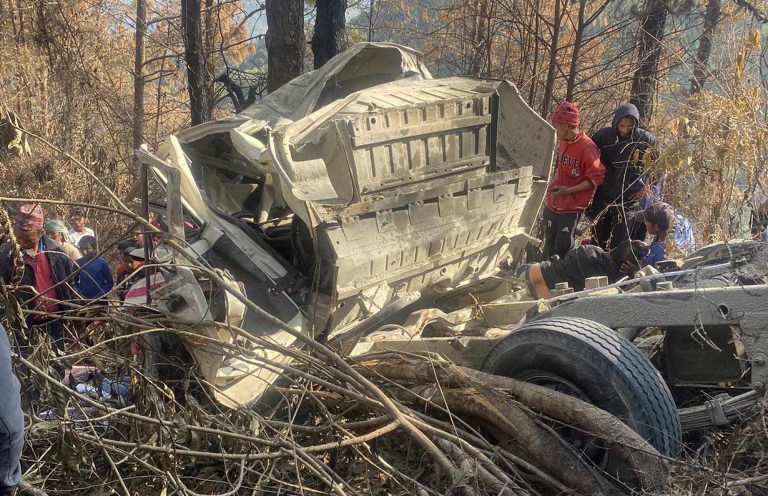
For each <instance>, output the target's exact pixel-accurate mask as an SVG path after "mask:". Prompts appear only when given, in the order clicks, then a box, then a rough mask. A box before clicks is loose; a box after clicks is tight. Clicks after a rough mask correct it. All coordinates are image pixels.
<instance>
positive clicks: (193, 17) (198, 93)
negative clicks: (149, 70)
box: [181, 0, 210, 126]
mask: <svg viewBox="0 0 768 496" xmlns="http://www.w3.org/2000/svg"><path fill="white" fill-rule="evenodd" d="M200 14H201V9H200V0H181V33H182V36H183V37H184V58H185V59H186V61H187V89H188V90H189V104H190V107H191V111H192V125H193V126H196V125H198V124H202V123H203V122H205V121H207V120H210V114H209V111H208V85H207V84H206V77H205V75H206V72H207V70H206V67H205V57H204V56H203V43H202V35H201V32H200V23H201V19H200V17H201V15H200Z"/></svg>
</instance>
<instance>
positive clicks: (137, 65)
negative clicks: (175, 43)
mask: <svg viewBox="0 0 768 496" xmlns="http://www.w3.org/2000/svg"><path fill="white" fill-rule="evenodd" d="M146 30H147V5H146V3H145V1H144V0H136V50H135V52H134V59H133V149H134V150H135V149H137V148H139V147H140V146H141V144H142V143H143V142H144V35H145V34H146Z"/></svg>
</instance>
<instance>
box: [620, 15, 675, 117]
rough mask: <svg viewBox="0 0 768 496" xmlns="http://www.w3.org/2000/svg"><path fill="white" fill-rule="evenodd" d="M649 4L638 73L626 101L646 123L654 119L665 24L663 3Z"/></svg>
mask: <svg viewBox="0 0 768 496" xmlns="http://www.w3.org/2000/svg"><path fill="white" fill-rule="evenodd" d="M649 4H650V5H649V6H648V9H647V10H646V12H645V15H644V17H643V19H642V24H641V27H640V32H639V43H638V45H639V48H638V57H637V69H636V70H635V73H634V76H633V78H632V94H631V97H630V99H629V102H630V103H632V104H634V105H635V106H636V107H637V110H638V111H639V112H640V118H641V119H642V120H645V121H648V120H650V118H651V116H652V115H653V100H654V98H655V96H656V83H657V81H658V72H659V59H660V58H661V49H662V41H663V39H664V26H665V25H666V22H667V5H666V2H665V1H663V0H655V1H653V2H649Z"/></svg>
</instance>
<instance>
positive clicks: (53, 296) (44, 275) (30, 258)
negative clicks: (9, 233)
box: [0, 203, 74, 350]
mask: <svg viewBox="0 0 768 496" xmlns="http://www.w3.org/2000/svg"><path fill="white" fill-rule="evenodd" d="M44 220H45V219H44V217H43V209H42V208H40V205H37V204H33V203H28V204H25V205H21V206H20V207H19V209H18V211H17V212H16V213H15V214H14V216H13V232H14V234H15V235H16V241H17V242H18V244H19V248H21V252H22V258H23V259H24V272H23V273H22V277H21V281H20V282H19V287H18V289H17V290H16V292H15V294H16V298H17V299H18V300H19V303H21V304H22V305H24V307H25V308H27V309H28V310H31V312H30V313H29V314H28V315H27V325H28V326H30V327H33V328H36V329H38V330H39V331H42V332H45V333H47V334H48V335H50V336H51V338H52V339H53V341H54V344H55V345H56V346H57V347H58V348H59V349H62V350H63V347H64V339H63V338H64V325H63V323H62V321H61V318H60V317H61V315H60V312H61V311H62V310H66V309H64V308H61V305H60V304H59V302H60V301H66V300H72V299H73V297H74V293H73V291H72V289H71V286H70V285H69V283H68V282H66V281H68V280H69V279H70V276H71V274H72V272H73V270H74V266H73V265H72V260H70V259H69V257H68V256H67V255H66V254H64V252H63V251H62V249H61V247H60V246H59V245H58V243H56V242H55V241H54V240H52V239H51V238H49V237H48V236H45V234H44V232H43V226H44ZM12 248H13V247H12V246H11V244H10V243H8V244H6V245H5V246H2V247H0V278H2V279H3V281H4V282H5V283H6V284H8V283H10V282H11V279H12V278H13V275H14V274H13V268H14V259H13V255H12ZM59 283H61V284H59ZM31 288H34V290H32V289H31Z"/></svg>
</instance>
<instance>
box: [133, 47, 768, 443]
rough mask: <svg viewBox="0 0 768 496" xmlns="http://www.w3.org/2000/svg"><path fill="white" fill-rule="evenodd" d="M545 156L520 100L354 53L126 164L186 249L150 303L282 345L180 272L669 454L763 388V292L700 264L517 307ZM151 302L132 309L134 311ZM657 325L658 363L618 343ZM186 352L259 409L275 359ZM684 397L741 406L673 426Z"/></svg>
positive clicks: (289, 320)
mask: <svg viewBox="0 0 768 496" xmlns="http://www.w3.org/2000/svg"><path fill="white" fill-rule="evenodd" d="M554 149H555V134H554V130H553V129H552V128H551V126H550V125H549V124H548V123H547V122H546V121H545V120H543V119H542V118H541V117H539V116H538V115H537V114H536V113H535V112H534V111H533V110H532V109H530V107H528V106H527V104H526V103H525V101H524V100H523V99H522V98H521V97H520V95H519V93H518V91H517V89H516V88H515V87H514V85H512V84H510V83H508V82H505V81H488V80H480V79H473V78H464V77H456V78H445V79H433V78H432V77H431V75H430V74H429V72H428V71H427V69H426V68H425V67H424V66H423V65H422V64H421V63H420V62H419V59H418V54H417V52H414V51H412V50H410V49H408V48H405V47H401V46H397V45H391V44H383V43H364V44H359V45H355V46H354V47H352V48H351V49H349V50H348V51H346V52H344V53H342V54H340V55H338V56H337V57H335V58H334V59H332V60H331V61H330V62H328V63H327V64H326V65H325V66H323V67H322V68H321V69H318V70H315V71H313V72H310V73H307V74H304V75H302V76H300V77H298V78H296V79H295V80H293V81H292V82H290V83H288V84H287V85H285V86H284V87H282V88H280V89H279V90H277V91H276V92H274V93H272V94H271V95H269V96H267V97H265V98H264V99H263V100H262V101H260V102H258V103H257V104H255V105H253V106H252V107H250V108H248V109H246V110H245V111H244V112H242V113H241V114H239V115H237V116H235V117H232V118H228V119H223V120H219V121H215V122H210V123H206V124H202V125H200V126H196V127H193V128H191V129H188V130H186V131H184V132H182V133H180V134H179V135H178V136H172V137H170V138H169V139H168V140H167V141H166V142H165V143H164V144H163V145H162V146H160V147H159V148H158V150H156V151H153V152H151V151H149V149H147V148H146V147H143V148H142V149H141V150H139V151H137V154H138V157H139V159H140V161H141V162H142V163H144V164H146V165H148V166H149V167H150V168H151V169H152V170H153V172H154V174H155V176H156V178H157V179H158V180H159V182H160V183H162V184H164V185H165V187H166V191H167V202H166V203H167V217H166V220H167V223H168V225H169V233H170V235H171V236H170V237H171V239H177V240H182V239H183V240H184V241H185V243H186V249H185V253H184V254H183V255H184V256H180V254H179V253H176V252H175V251H174V250H173V248H172V247H164V246H163V245H161V246H160V247H159V248H158V249H157V250H156V252H155V255H154V260H155V262H156V263H157V264H158V266H159V269H158V271H157V272H156V273H154V274H153V275H152V280H151V285H152V286H151V295H152V303H153V305H154V307H155V308H156V309H157V310H158V311H160V312H161V313H164V314H168V315H172V316H174V318H176V319H178V320H179V321H181V322H186V323H189V324H190V325H194V329H195V332H197V333H200V334H201V335H204V336H205V337H207V338H209V339H216V340H221V341H224V342H234V341H236V339H237V338H236V336H237V333H236V332H234V331H233V329H241V330H244V331H245V332H248V333H250V334H252V335H255V336H259V337H260V338H263V339H264V340H265V343H266V342H269V343H274V344H276V345H279V346H282V347H290V346H292V345H293V344H294V343H295V340H296V338H295V337H294V336H292V335H290V334H289V333H287V332H285V331H284V330H281V329H279V328H278V327H277V326H275V324H274V323H273V322H271V321H270V320H269V319H265V318H264V317H263V316H259V315H256V314H255V313H254V312H250V311H246V308H245V306H244V305H243V304H242V303H241V302H240V301H238V300H237V299H236V298H234V297H233V296H232V295H231V294H230V293H229V292H228V291H226V290H224V289H225V288H221V287H216V284H215V283H214V281H213V280H212V279H211V278H206V277H205V275H202V276H201V275H200V274H199V273H196V272H193V271H192V270H191V269H190V268H188V267H185V265H184V259H185V257H187V258H189V257H191V258H194V259H196V260H200V261H202V262H204V264H205V265H206V266H208V267H210V270H211V271H212V272H215V274H217V275H218V276H219V277H221V278H223V279H226V280H227V281H230V282H233V283H235V284H237V285H238V286H239V287H240V288H241V289H242V291H243V293H244V294H245V295H247V297H248V298H249V299H250V300H251V301H252V302H254V303H255V304H256V305H258V307H259V308H261V309H262V310H264V311H266V312H267V313H268V314H271V315H272V316H274V317H276V318H278V319H279V320H280V321H282V322H284V323H286V324H288V325H290V326H291V327H292V328H294V329H295V330H296V331H298V332H301V333H303V334H305V335H307V336H312V337H314V338H315V339H316V340H318V341H320V342H324V343H327V344H329V345H331V346H333V347H334V348H335V349H337V350H339V351H340V352H341V353H342V354H345V355H349V354H361V353H365V352H369V351H381V350H401V351H412V352H434V353H439V354H441V355H443V356H445V357H446V358H448V359H449V360H451V361H453V362H454V363H456V364H459V365H465V366H469V367H473V368H476V369H480V370H483V371H487V372H491V373H494V374H502V375H507V376H511V377H516V378H519V379H523V380H527V381H531V382H534V383H537V384H541V385H545V386H548V387H551V388H554V389H556V390H559V391H561V392H566V393H568V394H571V395H573V396H576V397H579V398H581V399H584V400H586V401H589V402H591V403H593V404H595V405H597V406H599V407H601V408H603V409H605V410H607V411H609V412H611V413H613V414H614V415H616V416H617V417H619V418H621V419H622V420H623V421H624V422H625V423H627V424H628V425H630V426H631V427H632V428H634V429H635V430H636V431H637V432H639V433H640V434H641V435H642V436H643V437H645V438H646V439H647V440H648V441H649V442H650V443H651V444H652V445H653V446H654V447H655V448H656V449H657V450H659V451H660V452H661V453H663V454H666V455H675V454H676V453H677V452H678V450H679V449H680V445H681V436H682V430H683V429H694V428H700V427H702V426H704V425H708V424H715V425H719V424H722V423H725V422H727V421H728V419H729V418H731V417H732V416H733V412H734V411H736V410H738V409H739V408H741V406H742V404H744V403H748V401H749V400H750V399H752V398H754V397H755V395H756V394H757V393H756V391H762V390H763V389H764V386H765V382H766V380H768V364H766V359H767V358H768V357H767V356H766V353H767V352H768V332H766V324H765V323H766V322H768V319H766V317H767V315H766V312H768V310H766V305H765V302H766V301H767V300H766V295H767V294H768V286H765V284H764V283H765V280H764V279H763V278H764V274H763V275H762V276H759V275H758V276H755V277H753V279H752V280H751V282H750V284H751V285H749V286H745V285H742V284H736V285H732V284H730V283H726V284H725V285H724V284H713V285H708V286H707V287H701V286H699V285H698V284H697V281H699V280H700V278H699V277H698V275H699V274H700V273H704V272H706V271H707V270H708V269H707V266H710V265H712V264H710V263H709V262H710V260H705V259H693V260H692V261H691V263H692V264H695V263H700V264H704V266H703V267H694V268H684V270H683V271H679V272H678V273H669V274H661V275H650V276H648V277H644V278H643V277H641V278H639V279H637V280H635V281H631V283H632V284H631V285H630V284H628V282H626V281H625V282H624V283H621V284H623V285H618V286H617V285H614V286H612V287H602V286H603V283H602V282H601V281H592V282H591V283H590V284H591V285H592V286H594V287H593V288H592V289H589V290H586V291H584V292H581V293H573V294H567V291H565V290H563V291H562V293H564V294H560V295H558V296H556V297H554V298H553V299H552V300H550V301H538V302H537V301H525V300H524V299H522V298H521V297H520V293H519V292H518V291H517V290H518V289H520V281H519V280H517V279H516V278H514V277H513V276H512V275H510V272H509V271H508V270H505V268H509V267H514V266H515V265H517V264H519V263H521V262H522V261H523V260H524V257H525V251H526V246H527V245H528V244H529V243H530V242H536V240H535V239H534V238H532V237H531V235H530V229H531V226H532V225H533V224H534V222H535V219H536V217H537V215H538V211H539V208H540V206H541V203H542V199H543V196H544V193H545V188H546V185H547V182H548V178H549V173H550V167H551V164H552V158H553V151H554ZM185 224H186V227H185ZM744 253H745V255H744V257H745V259H749V260H750V261H754V260H755V258H754V256H755V254H756V253H768V251H766V252H763V251H761V250H760V249H758V248H754V249H752V250H751V251H750V250H745V251H744ZM710 255H711V253H710V254H709V255H707V256H710ZM750 257H751V258H750ZM705 258H706V257H705ZM758 258H759V257H758ZM745 263H746V262H745ZM742 265H743V264H742ZM758 265H759V264H758ZM714 266H715V267H717V268H718V270H720V274H721V275H722V274H724V273H725V272H728V271H733V270H737V271H738V270H739V269H734V268H733V267H735V265H734V264H733V263H732V260H729V261H728V262H727V263H716V264H715V265H714ZM710 268H711V267H710ZM752 270H758V269H755V268H754V267H753V269H752ZM691 277H693V286H691V287H687V286H685V284H684V282H685V281H684V278H688V279H690V278H691ZM739 277H741V276H739ZM674 278H677V279H674ZM673 279H674V280H673ZM660 281H662V282H663V284H662V283H660ZM670 282H672V285H670V284H669V283H670ZM144 284H145V281H140V282H138V283H137V284H136V285H135V286H134V289H133V290H132V293H133V294H134V296H133V297H132V298H128V299H126V303H127V305H131V304H134V303H135V304H137V305H141V304H143V303H145V300H144V296H145V293H146V291H145V290H144V292H142V291H141V289H142V288H144ZM629 287H633V288H635V289H633V291H632V292H624V289H626V288H629ZM649 328H655V329H656V330H657V333H656V336H660V337H656V338H654V339H655V341H654V349H653V353H651V358H650V359H649V357H647V356H646V355H645V354H643V353H642V352H641V351H640V348H638V347H637V346H635V345H634V344H632V342H631V341H632V340H634V339H635V338H637V337H638V336H645V335H644V334H641V332H642V331H643V330H644V329H649ZM183 341H184V344H185V347H186V348H187V350H188V351H189V353H190V354H191V356H192V357H193V358H194V361H195V364H196V365H197V367H198V368H199V370H200V372H201V374H202V375H203V377H204V378H205V379H206V382H207V383H208V384H209V385H210V387H211V390H212V391H213V394H214V395H215V397H216V399H217V400H218V401H220V402H221V403H222V404H224V405H226V406H231V407H236V406H239V405H252V404H254V403H255V402H258V400H259V399H260V398H261V397H262V395H263V394H264V392H265V391H266V390H267V388H268V387H269V385H270V384H272V383H273V382H274V381H275V380H276V379H277V377H278V376H279V374H280V369H279V367H280V365H281V364H282V365H285V364H287V363H288V362H289V361H290V358H289V357H287V356H285V355H284V354H281V353H279V352H277V351H275V346H267V345H265V346H263V347H261V348H256V349H252V350H251V351H255V352H257V353H259V354H260V356H263V358H264V359H265V360H266V361H268V362H269V363H271V364H272V366H270V367H257V366H255V365H253V362H252V361H248V362H247V361H244V360H240V359H239V358H238V357H237V356H233V355H227V356H224V355H223V354H216V353H211V352H209V351H208V350H206V348H205V346H203V344H202V343H203V342H202V341H196V340H195V339H194V338H189V337H185V338H184V339H183ZM165 351H166V352H168V353H171V352H173V351H174V350H173V349H167V350H165ZM176 351H178V350H176ZM682 390H685V391H693V390H696V391H697V392H698V391H701V390H707V391H709V390H711V391H716V392H717V393H718V394H721V393H724V394H726V395H727V396H728V397H729V398H730V395H734V397H735V399H733V400H726V399H725V397H721V396H718V397H717V399H715V400H711V401H709V402H708V403H707V404H706V405H705V406H704V407H694V408H693V409H692V410H691V409H688V410H681V413H682V418H683V422H682V427H681V415H680V414H679V413H678V409H677V406H676V403H675V402H676V400H677V402H678V403H679V404H680V406H681V407H682V406H686V407H687V406H688V405H689V404H690V401H692V400H693V399H695V398H700V395H698V396H697V395H691V394H687V395H686V394H684V393H679V391H682ZM673 393H675V394H674V395H673ZM702 412H703V413H702Z"/></svg>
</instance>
